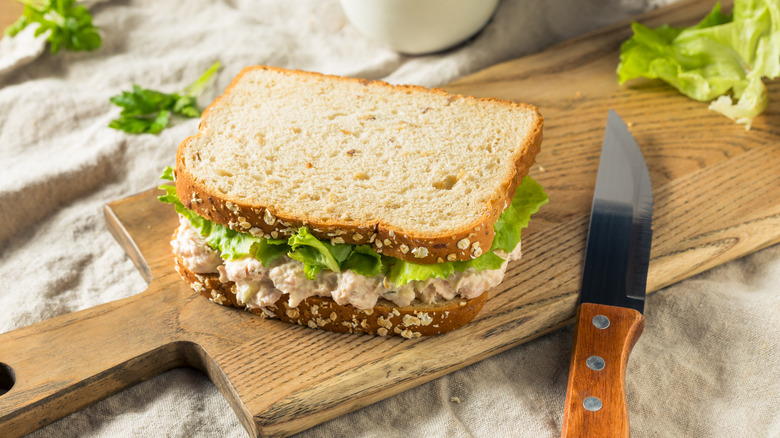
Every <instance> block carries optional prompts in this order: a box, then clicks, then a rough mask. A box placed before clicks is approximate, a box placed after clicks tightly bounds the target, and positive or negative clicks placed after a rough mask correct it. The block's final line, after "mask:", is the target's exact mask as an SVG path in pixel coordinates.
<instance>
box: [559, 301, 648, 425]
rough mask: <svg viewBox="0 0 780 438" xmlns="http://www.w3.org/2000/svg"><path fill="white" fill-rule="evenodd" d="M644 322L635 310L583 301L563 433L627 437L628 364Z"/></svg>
mask: <svg viewBox="0 0 780 438" xmlns="http://www.w3.org/2000/svg"><path fill="white" fill-rule="evenodd" d="M644 326H645V319H644V317H643V316H642V314H641V313H639V312H638V311H636V310H634V309H630V308H626V307H615V306H606V305H603V304H592V303H583V304H581V305H580V307H579V310H578V311H577V320H576V322H575V327H574V348H573V350H572V355H571V365H570V366H569V384H568V386H567V388H566V405H565V410H564V412H563V431H562V433H561V436H562V437H564V438H572V437H628V436H629V428H628V409H627V407H626V383H625V382H626V365H627V364H628V356H629V354H630V353H631V349H632V348H633V347H634V344H636V341H637V340H638V339H639V336H640V335H641V334H642V329H643V328H644Z"/></svg>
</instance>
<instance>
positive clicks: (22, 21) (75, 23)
mask: <svg viewBox="0 0 780 438" xmlns="http://www.w3.org/2000/svg"><path fill="white" fill-rule="evenodd" d="M21 2H22V3H24V10H23V11H22V16H21V17H19V19H18V20H16V22H15V23H14V24H12V25H10V26H8V28H6V30H5V34H6V35H8V36H10V37H14V36H16V34H18V33H19V32H21V31H22V30H23V29H24V28H26V27H27V26H28V25H30V24H32V23H38V24H39V26H38V29H36V30H35V36H36V37H38V36H40V35H43V34H44V33H46V32H48V33H49V35H48V36H47V37H46V40H47V41H48V42H49V43H50V44H51V53H53V54H56V53H58V52H59V51H60V50H61V49H62V48H63V47H64V48H65V49H66V50H73V51H79V50H95V49H97V48H98V47H100V45H101V44H102V43H103V40H102V39H101V38H100V34H99V33H98V28H97V27H95V26H94V25H93V24H92V16H91V15H90V14H89V11H88V10H87V8H86V7H84V6H82V5H76V1H75V0H21Z"/></svg>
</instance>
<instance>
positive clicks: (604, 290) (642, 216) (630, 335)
mask: <svg viewBox="0 0 780 438" xmlns="http://www.w3.org/2000/svg"><path fill="white" fill-rule="evenodd" d="M652 216H653V193H652V187H651V184H650V174H649V172H648V171H647V165H646V164H645V160H644V158H643V157H642V152H641V151H640V150H639V146H638V145H637V143H636V140H634V137H633V136H631V133H630V132H628V127H627V126H626V124H625V123H624V122H623V120H622V119H621V118H620V116H618V115H617V113H616V112H615V111H613V110H610V111H609V115H608V117H607V127H606V129H605V131H604V143H603V145H602V148H601V160H600V162H599V170H598V176H597V177H596V190H595V192H594V194H593V208H592V210H591V215H590V225H589V227H588V243H587V246H586V249H585V267H584V269H583V274H582V288H581V292H580V302H579V306H578V309H577V318H576V321H575V328H574V348H573V349H572V355H571V365H570V366H569V383H568V386H567V388H566V404H565V409H564V413H563V428H562V434H561V436H562V437H564V438H571V437H628V436H629V428H628V409H627V407H626V390H625V378H626V365H627V363H628V356H629V354H630V353H631V349H632V348H633V347H634V344H635V343H636V341H637V340H638V339H639V336H640V335H641V334H642V329H643V328H644V325H645V320H644V316H643V315H642V312H643V311H644V304H645V283H646V280H647V266H648V264H649V260H650V244H651V241H652V230H651V223H652Z"/></svg>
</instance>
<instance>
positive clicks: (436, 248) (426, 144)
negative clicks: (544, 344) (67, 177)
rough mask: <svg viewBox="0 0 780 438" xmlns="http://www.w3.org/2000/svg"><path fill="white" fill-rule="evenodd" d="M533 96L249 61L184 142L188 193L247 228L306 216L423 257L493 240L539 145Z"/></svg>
mask: <svg viewBox="0 0 780 438" xmlns="http://www.w3.org/2000/svg"><path fill="white" fill-rule="evenodd" d="M542 123H543V120H542V117H541V115H540V114H539V112H538V111H537V110H536V108H534V107H533V106H530V105H525V104H518V103H514V102H511V101H505V100H498V99H477V98H474V97H464V96H460V95H451V94H448V93H446V92H444V91H443V90H439V89H426V88H422V87H416V86H397V85H390V84H387V83H385V82H381V81H366V80H360V79H349V78H342V77H336V76H327V75H321V74H317V73H308V72H301V71H290V70H283V69H278V68H272V67H262V66H257V67H247V68H246V69H244V70H243V71H242V72H241V73H240V74H239V75H238V76H236V78H235V79H234V80H233V82H232V83H231V84H230V86H229V87H228V88H227V90H226V91H225V93H224V94H223V95H222V96H221V97H219V98H218V99H217V100H215V101H214V103H212V104H211V105H210V106H209V107H208V108H207V109H206V110H205V111H204V113H203V116H202V121H201V124H200V128H199V133H198V134H197V135H195V136H192V137H189V138H187V139H186V140H185V141H184V142H182V143H181V145H180V146H179V149H178V152H177V160H176V169H175V174H176V186H177V190H178V193H179V196H180V198H181V200H182V202H183V203H184V205H185V206H186V207H187V208H189V209H191V210H193V211H195V212H196V213H197V214H199V215H201V216H203V217H205V218H207V219H210V220H212V221H214V222H217V223H221V224H223V225H227V226H229V227H231V228H234V229H236V230H238V231H242V232H249V233H252V234H254V235H258V236H264V237H267V238H283V237H286V236H289V235H291V234H292V233H294V232H296V231H297V229H298V228H299V227H301V226H307V227H309V230H310V231H311V232H312V234H314V235H315V236H316V237H318V238H320V239H323V240H330V241H331V242H332V243H354V244H368V245H371V246H372V247H373V248H374V249H375V250H376V251H377V252H380V253H383V254H386V255H389V256H393V257H398V258H401V259H404V260H407V261H413V262H416V263H441V262H444V261H454V260H469V259H472V258H475V257H478V256H479V255H481V254H482V253H483V251H487V250H488V249H489V248H490V246H491V243H492V241H493V233H494V232H493V223H494V222H495V220H496V219H497V218H498V216H499V215H500V214H501V212H502V211H503V210H504V209H505V208H506V207H507V205H508V203H509V202H510V200H511V198H512V196H514V191H515V189H516V187H517V185H518V184H519V183H520V181H521V180H522V178H523V177H524V176H525V175H526V174H527V173H528V169H529V167H530V166H531V164H532V163H533V161H534V158H535V156H536V154H537V153H538V151H539V148H540V144H541V140H542Z"/></svg>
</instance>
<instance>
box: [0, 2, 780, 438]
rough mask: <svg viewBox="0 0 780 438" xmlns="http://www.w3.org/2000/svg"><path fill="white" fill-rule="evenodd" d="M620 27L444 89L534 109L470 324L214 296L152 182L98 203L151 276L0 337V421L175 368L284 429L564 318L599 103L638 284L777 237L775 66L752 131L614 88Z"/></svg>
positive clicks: (15, 421) (400, 387)
mask: <svg viewBox="0 0 780 438" xmlns="http://www.w3.org/2000/svg"><path fill="white" fill-rule="evenodd" d="M711 7H712V2H711V1H691V2H686V3H682V4H677V5H674V6H671V7H668V8H665V9H660V10H656V11H654V12H651V13H649V14H647V15H644V16H642V17H639V18H638V20H640V21H642V22H644V23H646V24H649V25H651V26H656V25H660V24H663V23H667V22H668V23H672V24H678V25H688V24H691V23H693V22H695V21H696V20H697V19H698V18H699V17H702V16H704V15H705V14H706V13H707V12H708V10H709V9H710V8H711ZM629 36H630V30H629V27H628V22H624V23H620V24H617V25H615V26H612V27H609V28H606V29H603V30H600V31H598V32H595V33H591V34H588V35H586V36H584V37H581V38H578V39H575V40H572V41H569V42H566V43H563V44H561V45H558V46H555V47H553V48H551V49H549V50H547V51H545V52H542V53H539V54H535V55H532V56H528V57H525V58H522V59H518V60H515V61H511V62H508V63H505V64H501V65H497V66H495V67H492V68H489V69H487V70H485V71H482V72H479V73H477V74H474V75H472V76H469V77H466V78H463V79H461V80H459V81H457V82H455V83H453V84H450V85H449V86H447V87H445V88H446V89H447V90H448V91H451V92H455V93H461V94H472V95H476V96H495V97H502V98H506V99H513V100H518V101H523V102H529V103H532V104H534V105H536V106H538V107H539V109H540V110H541V112H542V114H543V115H544V117H545V129H544V137H545V139H544V142H543V147H542V153H541V154H540V155H539V157H538V162H537V164H536V165H534V166H533V168H532V169H531V175H533V177H534V178H536V179H537V180H539V181H540V182H541V183H542V184H543V185H544V187H545V188H546V190H547V192H548V194H549V196H550V203H549V204H548V205H547V206H545V207H543V208H542V210H541V212H540V213H539V214H538V215H537V216H536V217H535V218H534V220H532V221H531V226H530V228H529V229H528V230H526V231H525V232H524V234H523V259H522V260H520V261H519V262H516V263H513V264H511V265H510V267H509V270H508V272H507V276H506V279H505V280H504V282H503V283H502V284H501V285H500V286H498V287H496V288H495V289H494V290H491V291H490V292H489V293H490V299H489V300H488V302H487V304H486V306H485V308H484V309H483V310H482V312H481V313H480V314H479V315H478V316H477V318H476V319H475V320H474V321H473V322H472V323H470V324H468V325H467V326H465V327H463V328H461V329H459V330H456V331H454V332H451V333H447V334H444V335H440V336H435V337H430V338H418V339H414V340H406V339H403V338H396V337H393V338H385V337H374V336H367V335H349V334H335V333H328V332H323V331H318V330H312V329H308V328H304V327H300V326H295V325H290V324H285V323H281V322H279V321H274V320H265V319H262V318H259V317H257V316H255V315H252V314H249V313H246V312H242V311H237V310H235V309H230V308H225V307H221V306H218V305H215V304H212V303H210V302H209V300H207V299H205V298H203V297H201V296H199V295H197V294H195V293H194V292H192V291H191V290H190V289H189V288H188V287H187V286H186V285H185V283H184V282H183V281H182V280H181V279H180V278H179V276H178V275H177V274H176V272H174V269H173V260H172V258H171V253H170V246H169V244H168V240H169V237H170V235H171V233H172V231H173V229H174V228H175V226H176V217H175V214H174V212H173V209H172V208H171V207H170V206H168V205H163V204H160V203H158V202H157V201H156V199H155V196H156V195H157V193H156V191H154V190H152V191H148V192H145V193H141V194H139V195H137V196H132V197H129V198H127V199H123V200H120V201H117V202H113V203H111V204H109V205H107V206H106V207H105V214H106V219H107V222H108V226H109V228H110V229H111V231H112V232H113V234H114V236H115V237H116V238H117V240H118V241H119V243H120V244H121V245H122V246H123V247H124V248H125V249H126V250H127V253H128V255H129V257H130V258H132V260H133V261H134V262H135V264H136V266H138V268H139V269H140V270H141V272H142V273H143V276H144V278H145V279H146V280H147V281H148V282H149V287H148V289H147V290H146V291H145V292H143V293H140V294H138V295H135V296H132V297H130V298H126V299H123V300H119V301H115V302H111V303H107V304H104V305H100V306H97V307H94V308H90V309H86V310H83V311H79V312H75V313H71V314H68V315H63V316H60V317H57V318H53V319H51V320H48V321H44V322H41V323H38V324H34V325H32V326H28V327H24V328H21V329H17V330H15V331H12V332H9V333H5V334H2V335H0V362H1V363H2V364H3V365H0V388H6V389H7V388H9V387H10V388H11V389H10V391H8V392H7V393H6V394H4V395H1V396H0V436H4V437H8V436H18V435H21V434H24V433H28V432H31V431H33V430H35V429H38V428H40V427H42V426H44V425H46V424H48V423H51V422H52V421H54V420H56V419H58V418H61V417H63V416H65V415H67V414H69V413H72V412H74V411H76V410H79V409H81V408H83V407H85V406H87V405H89V404H91V403H94V402H96V401H98V400H100V399H103V398H105V397H107V396H109V395H111V394H114V393H116V392H118V391H121V390H122V389H124V388H127V387H128V386H130V385H133V384H135V383H138V382H139V381H143V380H146V379H149V378H151V377H153V376H155V375H157V374H160V373H162V372H164V371H166V370H169V369H171V368H175V367H183V366H190V367H194V368H197V369H199V370H201V371H203V372H204V373H205V374H206V375H207V376H208V377H209V378H210V379H211V380H212V381H213V382H214V383H215V384H216V386H217V387H218V388H219V389H220V391H222V393H223V394H224V396H225V398H226V399H227V400H228V402H229V403H230V405H231V406H232V407H233V409H234V410H235V412H236V414H237V415H238V418H239V419H240V420H241V422H242V424H243V425H244V427H245V428H246V430H247V431H248V432H249V433H250V435H252V436H255V435H272V436H281V435H287V434H291V433H294V432H297V431H300V430H303V429H306V428H309V427H311V426H314V425H316V424H318V423H321V422H323V421H326V420H328V419H331V418H334V417H336V416H339V415H342V414H344V413H346V412H349V411H352V410H355V409H357V408H360V407H361V406H365V405H367V404H370V403H373V402H376V401H378V400H381V399H384V398H386V397H389V396H391V395H393V394H397V393H399V392H401V391H404V390H406V389H409V388H411V387H414V386H417V385H420V384H422V383H424V382H427V381H430V380H432V379H435V378H437V377H439V376H442V375H444V374H446V373H449V372H452V371H454V370H457V369H459V368H462V367H464V366H466V365H469V364H471V363H474V362H477V361H479V360H482V359H484V358H486V357H489V356H491V355H494V354H496V353H498V352H501V351H504V350H506V349H508V348H512V347H514V346H516V345H519V344H522V343H524V342H527V341H529V340H531V339H534V338H536V337H538V336H541V335H543V334H545V333H548V332H550V331H552V330H556V329H558V328H560V327H563V326H565V325H567V324H569V323H570V322H571V321H572V318H573V316H574V313H575V306H576V302H577V292H578V285H579V282H580V275H581V270H582V262H583V253H584V248H585V240H586V234H587V225H588V213H589V209H590V203H591V198H592V194H593V188H594V185H595V181H596V169H597V165H598V159H599V153H600V147H601V140H602V135H603V129H604V125H605V122H606V117H607V110H608V109H609V108H613V109H615V110H616V111H617V112H618V113H619V114H620V115H621V116H622V117H623V118H624V120H625V121H626V122H628V124H629V126H630V127H631V130H632V132H633V134H634V136H635V137H636V140H637V142H638V143H639V145H640V147H641V149H642V151H643V153H644V155H645V157H646V159H647V162H648V167H649V169H650V174H651V177H652V181H653V187H654V193H655V217H654V221H653V228H654V233H655V234H654V240H653V247H652V253H651V257H652V260H651V262H650V269H649V278H648V281H647V287H648V291H655V290H658V289H660V288H662V287H664V286H667V285H670V284H672V283H675V282H677V281H680V280H682V279H684V278H687V277H690V276H691V275H694V274H696V273H699V272H702V271H704V270H707V269H709V268H712V267H714V266H717V265H719V264H722V263H725V262H727V261H730V260H733V259H736V258H739V257H742V256H744V255H746V254H749V253H751V252H753V251H756V250H758V249H760V248H763V247H766V246H768V245H771V244H773V243H776V242H778V241H780V118H778V110H779V109H780V82H777V81H775V82H772V83H770V84H769V90H770V94H771V103H770V106H769V108H768V109H767V111H766V113H765V114H764V115H762V116H760V117H758V118H757V119H756V120H755V123H754V124H753V129H752V130H751V131H749V132H748V131H745V129H744V127H742V126H740V125H736V124H734V123H732V122H731V121H729V120H727V119H725V118H724V117H722V116H721V115H719V114H715V113H713V112H708V110H707V105H706V104H704V103H699V102H694V101H692V100H689V99H686V98H684V97H682V96H680V95H678V94H677V93H676V92H675V91H674V90H673V89H671V88H670V87H668V86H666V85H664V84H662V83H660V82H656V81H640V82H636V83H634V84H632V85H631V86H624V87H620V86H618V85H617V79H616V76H615V73H614V71H615V67H616V63H617V57H618V48H619V45H620V43H621V41H623V40H625V39H626V38H628V37H629ZM171 160H173V157H171ZM108 275H111V274H110V273H108ZM562 390H563V389H562ZM561 409H563V406H561ZM183 421H186V420H183Z"/></svg>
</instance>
